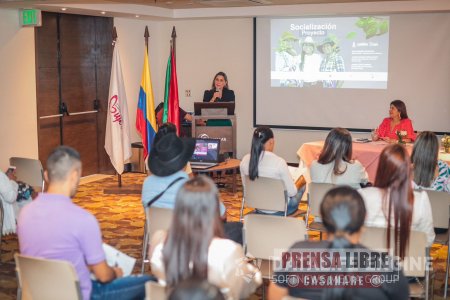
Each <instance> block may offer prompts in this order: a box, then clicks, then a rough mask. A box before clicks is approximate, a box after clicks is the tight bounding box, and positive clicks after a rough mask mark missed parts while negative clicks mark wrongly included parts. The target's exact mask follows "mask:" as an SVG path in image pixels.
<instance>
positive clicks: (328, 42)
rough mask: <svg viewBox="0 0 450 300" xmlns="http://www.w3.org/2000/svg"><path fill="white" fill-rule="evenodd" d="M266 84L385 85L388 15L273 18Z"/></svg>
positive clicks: (357, 86) (386, 75)
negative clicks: (269, 72) (269, 71)
mask: <svg viewBox="0 0 450 300" xmlns="http://www.w3.org/2000/svg"><path fill="white" fill-rule="evenodd" d="M270 31H271V36H270V47H271V74H270V79H271V86H272V87H297V88H359V89H386V88H387V81H388V51H389V17H387V16H361V17H335V18H295V19H272V20H271V23H270Z"/></svg>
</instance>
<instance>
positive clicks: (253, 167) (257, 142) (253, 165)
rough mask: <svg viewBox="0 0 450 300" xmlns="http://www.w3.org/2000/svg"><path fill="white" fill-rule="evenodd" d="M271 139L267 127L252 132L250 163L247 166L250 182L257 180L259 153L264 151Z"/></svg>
mask: <svg viewBox="0 0 450 300" xmlns="http://www.w3.org/2000/svg"><path fill="white" fill-rule="evenodd" d="M271 138H273V132H272V130H271V129H270V128H269V127H258V128H256V129H255V131H254V132H253V138H252V148H251V150H250V162H249V166H248V169H249V171H248V173H249V177H250V180H255V179H256V178H258V176H259V175H258V165H259V160H260V159H261V158H260V157H261V153H262V152H263V150H264V145H265V144H266V142H267V141H268V140H269V139H271Z"/></svg>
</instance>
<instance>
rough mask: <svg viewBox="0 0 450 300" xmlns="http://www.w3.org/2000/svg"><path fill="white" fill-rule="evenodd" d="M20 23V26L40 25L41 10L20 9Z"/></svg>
mask: <svg viewBox="0 0 450 300" xmlns="http://www.w3.org/2000/svg"><path fill="white" fill-rule="evenodd" d="M20 24H21V25H22V26H41V25H42V18H41V11H40V10H39V9H22V10H20Z"/></svg>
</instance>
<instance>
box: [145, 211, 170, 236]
mask: <svg viewBox="0 0 450 300" xmlns="http://www.w3.org/2000/svg"><path fill="white" fill-rule="evenodd" d="M172 217H173V210H172V209H170V208H160V207H152V206H151V207H147V208H146V209H145V222H146V226H147V233H148V236H149V238H151V237H152V236H153V234H154V233H155V232H156V231H158V230H168V229H169V228H170V225H171V224H172Z"/></svg>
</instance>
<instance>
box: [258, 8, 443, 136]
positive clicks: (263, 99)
mask: <svg viewBox="0 0 450 300" xmlns="http://www.w3.org/2000/svg"><path fill="white" fill-rule="evenodd" d="M254 29H255V35H254V38H255V41H254V45H255V66H254V68H255V71H254V76H255V78H254V84H255V86H254V93H255V95H254V125H255V126H259V125H268V126H271V127H275V128H300V129H326V130H328V129H329V128H333V127H337V126H340V127H345V128H349V129H351V130H355V131H368V130H371V129H373V128H375V127H377V126H378V125H379V124H380V123H381V121H382V119H383V118H385V117H387V116H388V109H389V103H390V102H391V101H392V100H395V99H401V100H403V101H404V102H405V103H406V106H407V109H408V114H409V117H410V118H411V119H412V121H413V125H414V128H415V129H416V130H419V131H423V130H431V131H435V132H438V133H443V132H449V131H450V118H449V116H450V39H449V38H448V32H450V14H449V13H426V14H425V13H424V14H398V15H377V16H366V15H361V16H344V17H340V16H339V17H338V16H330V17H309V16H308V17H289V18H278V17H271V18H266V17H261V18H256V19H255V28H254Z"/></svg>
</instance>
